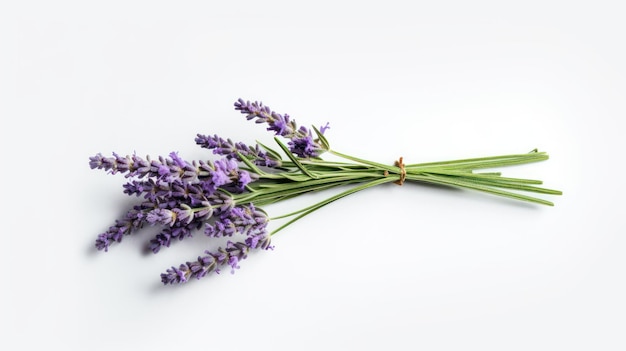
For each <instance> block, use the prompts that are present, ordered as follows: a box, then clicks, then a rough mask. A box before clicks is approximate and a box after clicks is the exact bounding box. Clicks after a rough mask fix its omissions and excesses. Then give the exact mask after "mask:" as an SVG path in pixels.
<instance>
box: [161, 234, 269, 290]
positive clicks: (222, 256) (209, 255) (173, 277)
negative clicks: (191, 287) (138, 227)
mask: <svg viewBox="0 0 626 351" xmlns="http://www.w3.org/2000/svg"><path fill="white" fill-rule="evenodd" d="M269 248H271V246H270V236H269V235H268V234H267V233H265V234H264V235H263V237H262V238H260V239H259V240H256V242H255V245H254V246H252V245H251V244H250V243H248V242H231V241H229V242H228V244H227V245H226V247H225V248H219V249H218V250H217V252H210V251H205V253H206V256H199V257H198V259H197V260H196V261H193V262H187V263H184V264H181V265H180V266H179V267H178V268H176V267H172V268H170V269H168V270H166V272H165V273H161V282H163V284H165V285H167V284H181V283H186V282H187V281H189V280H190V279H191V278H196V279H200V278H202V277H205V276H206V275H208V274H209V273H211V272H215V273H219V267H220V266H225V265H229V266H230V267H231V273H235V269H238V268H239V262H240V261H241V260H243V259H245V258H246V257H248V253H249V252H250V250H251V249H266V250H267V249H269Z"/></svg>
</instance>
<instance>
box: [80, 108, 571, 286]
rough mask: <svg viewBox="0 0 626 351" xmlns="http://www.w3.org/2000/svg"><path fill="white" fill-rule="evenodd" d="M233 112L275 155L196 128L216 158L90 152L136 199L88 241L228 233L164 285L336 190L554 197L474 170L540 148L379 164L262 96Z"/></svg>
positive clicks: (539, 157) (262, 242) (529, 158)
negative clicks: (284, 205) (307, 197)
mask: <svg viewBox="0 0 626 351" xmlns="http://www.w3.org/2000/svg"><path fill="white" fill-rule="evenodd" d="M235 109H236V110H237V111H239V112H241V113H242V114H244V115H246V118H247V119H248V120H254V121H255V122H256V123H260V124H265V125H266V126H267V130H268V131H271V132H274V134H275V137H274V139H275V141H276V144H277V146H278V148H279V150H280V151H281V152H282V153H283V155H282V156H281V154H280V153H279V152H277V151H276V150H273V149H272V148H270V147H268V146H266V145H263V144H262V143H260V142H256V143H255V144H253V145H247V144H244V143H241V142H233V141H232V140H231V139H223V138H221V137H219V136H217V135H212V136H211V135H201V134H198V135H197V137H196V139H195V141H196V144H198V145H200V147H203V148H206V149H210V150H213V154H215V155H219V156H221V158H219V159H217V160H215V161H211V160H198V161H191V162H189V161H186V160H183V159H181V158H180V157H179V156H178V154H177V153H175V152H172V153H170V154H169V155H168V156H167V157H164V156H160V157H158V158H156V159H153V158H150V157H146V158H141V157H139V156H137V155H132V156H120V155H118V154H116V153H113V155H112V157H104V156H103V155H101V154H97V155H95V156H93V157H90V159H89V165H90V166H91V168H92V169H94V168H97V169H102V170H105V171H109V173H111V174H115V173H121V174H124V175H125V177H126V178H128V179H129V182H128V183H126V184H125V185H124V193H125V194H128V195H131V196H132V195H135V196H137V197H141V198H142V199H143V200H142V201H141V202H140V203H138V204H137V205H135V206H133V207H132V208H131V209H130V210H129V211H128V212H127V213H126V215H125V216H124V218H122V219H118V220H117V221H116V222H115V224H113V225H112V226H111V227H110V228H109V229H108V230H107V231H105V232H104V233H102V234H100V235H98V238H97V239H96V244H95V245H96V248H97V249H98V250H104V251H108V249H109V247H110V246H111V244H113V243H115V242H117V243H119V242H121V241H122V238H123V237H124V236H125V235H129V234H132V233H134V232H136V231H138V230H139V229H141V228H142V227H143V226H144V225H146V224H148V225H161V226H162V227H163V229H162V231H161V232H160V233H159V234H157V235H156V236H155V237H154V238H153V239H152V240H150V244H149V249H150V250H152V252H154V253H157V252H159V250H161V248H163V247H169V246H170V244H171V243H172V242H174V241H176V240H183V239H185V238H189V237H191V236H192V234H193V233H195V232H197V231H199V230H202V231H203V232H204V234H205V235H207V236H209V237H212V238H218V237H228V238H229V241H228V242H227V244H226V245H225V246H224V247H221V248H219V249H217V250H215V251H205V252H204V254H203V255H200V256H198V258H197V259H196V260H193V261H188V262H186V263H183V264H181V265H179V266H172V267H171V268H170V269H167V270H166V271H165V272H164V273H162V274H161V281H162V282H163V283H164V284H175V283H176V284H178V283H185V282H187V281H189V280H190V279H192V278H196V279H200V278H202V277H204V276H206V275H208V274H209V273H211V272H216V273H219V271H220V268H221V267H224V266H226V267H230V268H231V272H234V270H235V269H237V268H239V262H240V261H241V260H243V259H245V258H246V257H247V256H248V254H249V253H250V252H251V251H252V250H259V249H261V250H268V249H271V248H272V245H271V243H270V242H271V238H272V236H273V235H274V234H276V233H278V232H279V231H281V230H282V229H284V228H286V227H287V226H289V225H290V224H291V223H293V222H295V221H297V220H298V219H300V218H302V217H304V216H306V215H308V214H310V213H311V212H313V211H315V210H317V209H319V208H321V207H323V206H325V205H328V204H329V203H331V202H333V201H335V200H338V199H340V198H342V197H345V196H347V195H350V194H353V193H356V192H358V191H361V190H364V189H367V188H370V187H373V186H377V185H381V184H385V183H390V182H394V183H396V184H398V185H402V184H403V183H405V182H419V183H434V184H440V185H445V186H450V187H456V188H466V189H472V190H477V191H482V192H486V193H490V194H494V195H499V196H504V197H508V198H512V199H515V200H522V201H528V202H533V203H537V204H542V205H549V206H552V205H553V203H552V202H550V201H547V200H544V199H541V198H537V197H533V196H529V195H525V194H524V193H529V192H530V193H541V194H549V195H561V192H560V191H557V190H551V189H546V188H542V187H538V186H537V185H540V184H541V183H542V182H541V181H539V180H532V179H520V178H508V177H503V176H501V174H500V173H499V172H476V171H477V170H481V169H487V168H495V167H504V166H510V165H518V164H524V163H530V162H537V161H543V160H547V159H548V155H547V154H546V153H545V152H539V151H537V150H533V151H531V152H530V153H523V154H514V155H504V156H492V157H481V158H471V159H463V160H453V161H443V162H430V163H419V164H404V162H403V159H402V157H400V158H399V159H398V160H397V161H396V162H395V164H393V165H386V164H381V163H377V162H372V161H369V160H364V159H361V158H357V157H353V156H350V155H346V154H343V153H340V152H337V151H335V150H333V149H331V147H330V144H329V143H328V140H327V139H326V136H325V132H326V130H327V129H328V124H327V125H326V126H322V127H320V128H316V127H312V130H311V129H308V128H306V127H302V126H300V127H299V126H298V125H297V124H296V122H295V120H294V119H292V118H291V117H290V116H289V115H287V114H279V113H277V112H274V111H272V110H271V109H270V108H269V107H268V106H265V105H263V104H262V103H260V102H250V101H244V100H242V99H239V100H238V101H237V102H235ZM279 137H280V138H279ZM281 138H282V139H284V140H286V144H285V142H284V141H282V140H281ZM324 153H329V154H332V155H335V156H337V157H339V158H340V159H343V160H344V161H341V162H337V161H325V160H323V159H322V158H321V156H322V155H323V154H324ZM283 156H286V158H283ZM339 186H342V187H345V186H348V187H347V190H344V191H342V192H340V193H338V194H336V195H333V196H330V197H328V198H327V199H325V200H323V201H321V202H319V203H316V204H314V205H311V206H308V207H305V208H301V209H298V210H296V211H294V212H291V213H287V214H282V215H278V216H272V217H270V216H268V214H267V212H265V211H264V210H263V208H264V207H265V206H268V205H271V204H273V203H276V202H279V201H281V200H285V199H289V198H293V197H295V196H298V195H301V194H304V193H308V192H314V191H321V190H327V189H331V188H335V187H339ZM279 219H282V220H283V221H284V222H285V223H283V224H282V225H280V226H278V227H277V228H275V229H273V230H272V231H269V230H268V228H267V226H268V223H269V222H270V220H272V221H274V220H279ZM230 238H233V239H232V240H231V239H230Z"/></svg>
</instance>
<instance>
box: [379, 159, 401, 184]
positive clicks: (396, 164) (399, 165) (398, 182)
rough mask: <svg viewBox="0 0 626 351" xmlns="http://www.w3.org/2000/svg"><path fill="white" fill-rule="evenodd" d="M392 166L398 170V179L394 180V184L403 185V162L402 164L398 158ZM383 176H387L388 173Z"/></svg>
mask: <svg viewBox="0 0 626 351" xmlns="http://www.w3.org/2000/svg"><path fill="white" fill-rule="evenodd" d="M394 166H396V167H398V168H400V179H398V180H396V181H395V182H394V183H396V184H398V185H402V184H404V181H405V180H406V169H405V168H404V162H402V157H400V158H399V159H398V160H397V161H396V162H394ZM384 174H385V177H387V176H389V172H388V171H385V172H384Z"/></svg>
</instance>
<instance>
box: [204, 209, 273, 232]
mask: <svg viewBox="0 0 626 351" xmlns="http://www.w3.org/2000/svg"><path fill="white" fill-rule="evenodd" d="M267 223H268V218H267V215H266V214H265V213H264V212H263V211H261V210H258V209H256V208H255V207H254V205H253V204H248V205H242V206H236V207H233V208H231V209H230V210H228V211H226V212H223V213H222V215H221V216H220V217H219V218H218V219H217V220H216V221H215V223H213V224H209V223H207V224H206V226H205V230H204V234H205V235H207V236H210V237H224V236H232V235H233V234H235V233H240V234H243V235H246V236H250V235H258V234H263V233H265V232H266V227H267Z"/></svg>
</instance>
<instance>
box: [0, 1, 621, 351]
mask: <svg viewBox="0 0 626 351" xmlns="http://www.w3.org/2000/svg"><path fill="white" fill-rule="evenodd" d="M223 3H226V1H220V2H217V1H215V2H209V1H196V2H163V1H149V2H148V1H146V2H138V1H119V2H118V1H107V2H100V3H95V2H84V1H75V2H69V1H57V2H43V1H42V2H29V1H23V2H14V3H12V4H6V3H3V5H0V13H1V14H0V40H1V42H0V44H1V46H0V50H1V55H0V89H1V90H0V93H1V95H0V96H1V97H0V113H1V114H0V115H1V116H2V128H1V132H0V133H1V139H0V143H2V145H1V146H2V161H1V162H2V171H1V173H0V174H1V177H2V182H3V189H2V203H3V208H4V209H3V210H2V213H3V215H2V217H1V218H2V224H3V229H2V244H0V263H1V267H2V268H1V270H2V273H1V279H0V284H1V285H0V287H1V290H0V292H1V294H2V298H1V300H0V322H1V323H2V326H1V327H0V349H3V350H23V349H64V350H66V349H71V350H74V349H76V350H78V349H81V350H137V349H142V350H174V349H175V350H193V349H226V348H228V349H235V350H237V349H256V350H322V349H354V350H357V349H359V350H361V349H391V348H399V349H420V350H565V349H567V350H624V349H626V337H625V336H624V335H623V332H624V330H625V329H626V317H625V315H626V302H624V296H625V295H626V283H625V280H624V277H625V275H624V272H625V269H626V257H625V255H624V249H625V248H626V239H624V222H623V217H624V205H623V202H622V201H623V198H624V195H625V194H624V188H623V179H624V170H625V169H624V164H623V162H624V157H623V152H624V151H625V148H624V146H625V143H624V137H623V132H624V127H623V126H624V123H623V120H624V117H625V111H626V109H625V103H624V96H625V94H626V79H625V78H626V69H625V68H624V63H625V62H626V49H625V48H624V42H625V38H624V37H625V35H624V34H625V33H626V25H625V22H624V13H625V10H626V8H625V7H624V5H622V3H621V2H619V1H523V2H521V1H520V2H503V1H428V2H414V1H385V2H367V1H353V2H346V1H337V0H333V1H315V2H309V3H298V2H293V1H264V2H260V1H258V2H257V1H248V2H238V1H231V2H228V5H225V4H223ZM239 97H242V98H244V99H250V100H262V101H263V102H264V103H266V104H268V105H269V106H271V107H272V108H274V109H275V110H277V111H279V112H287V113H289V114H290V115H291V116H292V117H294V118H296V120H297V121H298V122H300V123H301V124H305V125H307V124H316V125H321V124H323V123H325V122H327V121H329V122H330V123H331V129H330V130H329V131H328V132H327V133H328V134H327V135H328V138H329V139H330V142H331V145H332V146H333V148H334V149H336V150H339V151H342V152H345V153H349V154H353V155H356V156H361V157H364V158H368V159H371V160H376V161H380V162H385V163H390V164H391V163H393V161H394V160H395V159H397V158H398V157H399V156H404V157H405V160H406V161H407V162H408V163H417V162H426V161H437V160H446V159H455V158H463V157H474V156H488V155H497V154H508V153H519V152H527V151H530V150H531V149H533V148H539V149H540V150H544V151H548V152H549V153H550V155H551V159H550V160H549V161H547V162H542V163H539V164H532V165H525V166H520V167H511V168H510V169H505V170H504V174H505V175H508V176H514V177H529V178H539V179H543V180H544V181H545V185H546V186H547V187H550V188H556V189H560V190H563V192H564V195H563V196H561V197H552V198H551V200H553V201H555V203H556V206H555V207H553V208H550V207H543V206H535V205H527V204H519V203H516V202H514V201H510V200H503V199H499V198H494V197H493V196H488V195H482V194H474V193H471V192H468V191H450V190H447V189H442V188H436V187H420V186H414V185H413V186H412V185H405V186H404V187H398V186H395V185H393V184H390V185H389V186H382V187H380V188H378V189H371V190H368V191H366V192H363V193H360V194H355V195H353V196H350V197H348V198H345V199H342V200H341V201H339V202H336V203H333V204H332V205H330V206H328V207H326V208H324V209H322V210H320V211H319V212H316V213H314V214H312V215H311V216H309V217H307V218H305V219H303V220H301V221H299V222H297V223H296V224H294V225H293V226H292V227H289V228H288V229H287V230H285V231H283V232H281V233H280V234H278V235H276V236H275V238H274V244H275V250H274V251H269V252H259V253H255V254H253V255H251V257H249V258H248V259H247V260H246V261H244V262H242V264H241V267H242V268H241V269H240V270H238V271H237V273H236V274H234V275H231V274H229V273H228V270H225V272H224V273H223V274H221V275H219V276H211V277H210V278H206V279H203V280H200V281H193V282H191V283H189V284H187V285H184V286H177V287H171V286H162V285H161V283H160V279H159V274H160V273H161V272H163V271H164V270H165V269H166V268H167V267H169V266H171V265H178V264H180V263H182V262H184V261H186V260H190V259H193V258H195V257H196V256H197V255H198V254H201V253H202V251H203V250H204V249H205V248H206V247H208V246H207V245H211V243H210V241H209V240H207V239H206V238H205V237H203V236H202V235H201V234H200V235H196V236H195V237H194V238H192V239H188V240H186V241H183V242H180V243H175V244H174V245H172V247H170V248H168V249H165V250H163V251H162V252H160V253H159V254H158V255H151V254H150V255H148V254H144V253H143V248H144V246H145V244H146V242H147V241H149V239H150V238H151V236H152V235H154V234H155V233H156V232H155V230H156V228H148V229H147V230H145V231H143V232H141V233H138V234H137V235H134V236H132V237H126V238H125V240H124V242H123V243H122V244H120V245H115V246H113V247H111V250H110V251H109V252H108V253H104V252H97V251H96V250H95V249H94V248H93V243H94V240H95V238H96V236H97V234H99V233H101V232H103V231H104V230H106V228H107V227H108V226H109V225H110V224H112V223H113V221H114V220H115V219H116V218H118V217H119V216H121V215H122V214H123V213H124V211H125V210H126V209H127V208H128V207H129V206H132V204H133V203H134V199H131V198H128V197H127V196H125V195H124V194H122V191H121V190H122V188H121V185H122V184H123V183H124V179H123V177H122V176H110V175H107V174H105V173H104V172H102V171H96V170H90V169H89V166H88V158H89V156H92V155H94V154H96V153H98V152H102V153H103V154H105V155H110V153H111V152H113V151H116V152H119V153H121V154H131V153H133V152H137V153H138V154H140V155H146V154H150V155H152V156H157V155H166V154H168V153H169V152H171V151H178V152H179V153H180V155H181V156H183V157H185V158H187V159H190V160H191V159H207V158H213V155H211V154H210V152H208V151H206V150H203V149H200V148H198V147H197V146H196V145H195V143H194V137H195V135H196V133H204V134H214V133H217V134H220V135H222V136H224V137H231V138H233V139H236V140H242V141H246V142H249V143H252V142H254V140H255V139H259V140H262V141H266V142H272V140H271V135H270V134H268V133H266V132H265V131H264V128H263V127H262V126H257V125H254V124H253V123H250V122H247V121H245V118H243V116H241V115H240V114H238V113H237V112H235V111H234V110H233V108H232V103H233V102H234V101H235V100H236V99H237V98H239ZM326 195H328V194H322V196H326ZM316 199H321V197H320V196H305V197H303V198H301V199H298V200H296V201H292V202H290V203H288V204H284V205H283V206H276V207H270V208H267V209H266V210H267V211H268V212H270V214H273V215H278V214H281V213H284V212H285V211H288V210H289V209H292V210H293V209H297V208H299V207H301V206H304V205H306V204H310V203H312V202H313V201H315V200H316ZM276 225H277V224H271V226H273V227H274V228H275V227H276Z"/></svg>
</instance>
